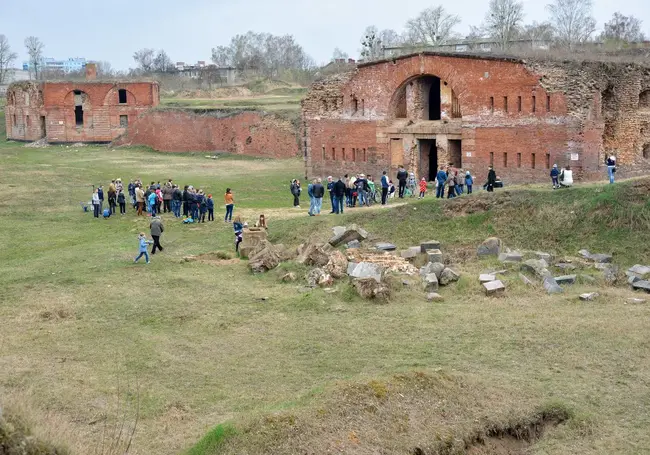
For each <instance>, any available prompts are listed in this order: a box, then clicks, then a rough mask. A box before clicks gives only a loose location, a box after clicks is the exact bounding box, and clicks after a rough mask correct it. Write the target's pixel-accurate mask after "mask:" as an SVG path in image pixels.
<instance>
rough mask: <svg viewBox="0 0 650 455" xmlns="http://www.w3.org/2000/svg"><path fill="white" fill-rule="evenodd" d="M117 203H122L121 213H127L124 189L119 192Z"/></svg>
mask: <svg viewBox="0 0 650 455" xmlns="http://www.w3.org/2000/svg"><path fill="white" fill-rule="evenodd" d="M117 203H118V204H119V205H120V215H125V214H126V197H125V196H124V191H120V192H119V193H117Z"/></svg>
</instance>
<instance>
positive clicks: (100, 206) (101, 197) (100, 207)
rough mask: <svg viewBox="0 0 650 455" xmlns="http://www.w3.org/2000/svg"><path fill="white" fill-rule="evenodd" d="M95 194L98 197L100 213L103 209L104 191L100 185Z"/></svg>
mask: <svg viewBox="0 0 650 455" xmlns="http://www.w3.org/2000/svg"><path fill="white" fill-rule="evenodd" d="M97 194H98V195H99V211H100V212H101V211H102V208H103V207H104V189H103V188H102V186H101V185H99V188H97Z"/></svg>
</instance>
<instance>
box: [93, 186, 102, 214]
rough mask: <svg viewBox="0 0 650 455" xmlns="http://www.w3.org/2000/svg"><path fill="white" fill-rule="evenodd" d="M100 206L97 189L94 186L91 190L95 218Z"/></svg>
mask: <svg viewBox="0 0 650 455" xmlns="http://www.w3.org/2000/svg"><path fill="white" fill-rule="evenodd" d="M100 207H101V203H100V201H99V189H97V188H95V190H94V191H93V216H94V217H95V218H99V209H100Z"/></svg>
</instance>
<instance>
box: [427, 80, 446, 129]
mask: <svg viewBox="0 0 650 455" xmlns="http://www.w3.org/2000/svg"><path fill="white" fill-rule="evenodd" d="M424 79H425V84H426V85H425V86H428V89H429V118H428V120H440V115H441V112H442V110H441V109H440V78H439V77H436V76H428V77H426V78H424Z"/></svg>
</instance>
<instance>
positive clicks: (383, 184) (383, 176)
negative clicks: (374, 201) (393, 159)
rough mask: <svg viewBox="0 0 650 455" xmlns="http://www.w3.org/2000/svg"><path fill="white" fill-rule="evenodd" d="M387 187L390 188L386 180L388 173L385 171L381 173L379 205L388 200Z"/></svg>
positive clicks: (384, 203)
mask: <svg viewBox="0 0 650 455" xmlns="http://www.w3.org/2000/svg"><path fill="white" fill-rule="evenodd" d="M388 188H390V181H389V180H388V175H386V171H384V172H382V174H381V205H386V201H387V200H388Z"/></svg>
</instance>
